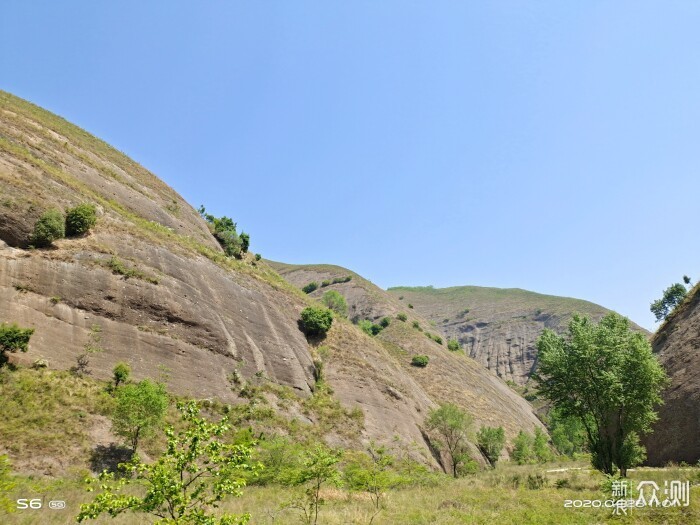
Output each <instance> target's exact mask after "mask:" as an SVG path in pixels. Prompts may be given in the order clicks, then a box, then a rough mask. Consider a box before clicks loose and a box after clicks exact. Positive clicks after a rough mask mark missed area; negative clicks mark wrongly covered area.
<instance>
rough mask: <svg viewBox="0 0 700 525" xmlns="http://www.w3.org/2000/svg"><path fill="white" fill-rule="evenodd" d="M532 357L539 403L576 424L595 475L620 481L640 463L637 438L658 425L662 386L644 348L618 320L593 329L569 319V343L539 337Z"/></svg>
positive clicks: (550, 333) (547, 333) (613, 317)
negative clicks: (549, 404) (617, 476)
mask: <svg viewBox="0 0 700 525" xmlns="http://www.w3.org/2000/svg"><path fill="white" fill-rule="evenodd" d="M537 349H538V352H539V354H538V369H537V374H536V376H535V377H536V380H537V381H538V382H539V393H540V395H541V396H542V397H544V398H545V399H548V400H549V401H551V402H552V403H553V404H554V406H555V407H556V408H557V409H558V410H559V411H560V414H561V415H562V416H564V417H575V418H577V419H578V420H579V421H580V422H581V423H582V425H583V427H584V428H585V429H586V435H587V436H588V442H587V448H588V450H589V451H590V453H591V460H592V464H593V466H594V467H595V468H596V469H598V470H600V471H602V472H604V473H606V474H609V475H613V474H615V473H616V472H617V470H618V469H619V470H620V473H621V475H622V476H623V477H624V476H626V474H627V469H628V468H629V467H632V466H634V465H637V464H639V463H640V462H641V461H642V460H643V459H644V457H645V451H644V448H643V447H642V446H641V445H640V444H639V435H640V434H642V433H645V432H648V431H649V430H650V429H651V424H652V423H653V422H654V421H655V420H656V419H657V416H656V412H655V410H654V407H655V406H656V405H658V404H659V403H660V402H661V397H660V392H661V389H662V388H663V386H664V384H665V382H666V375H665V373H664V371H663V369H662V368H661V366H660V365H659V363H658V361H657V360H656V357H655V356H654V355H653V354H652V351H651V346H650V344H649V341H647V339H646V338H645V337H644V335H643V334H641V333H638V332H632V331H631V330H630V326H629V320H628V319H626V318H623V317H621V316H619V315H618V314H615V313H611V314H608V315H606V316H605V317H604V318H603V319H602V320H601V321H600V323H598V324H597V325H596V324H594V323H592V322H591V321H590V319H588V318H587V317H581V316H579V315H574V317H573V319H572V320H571V322H570V323H569V333H568V337H563V336H558V335H557V334H555V333H554V332H553V331H551V330H545V331H544V332H543V333H542V335H541V336H540V338H539V339H538V341H537Z"/></svg>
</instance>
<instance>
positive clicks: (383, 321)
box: [379, 317, 391, 328]
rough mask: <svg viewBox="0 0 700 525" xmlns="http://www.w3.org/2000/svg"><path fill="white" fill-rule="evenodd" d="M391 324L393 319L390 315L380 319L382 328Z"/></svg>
mask: <svg viewBox="0 0 700 525" xmlns="http://www.w3.org/2000/svg"><path fill="white" fill-rule="evenodd" d="M390 324H391V319H389V318H388V317H382V318H381V320H380V321H379V326H381V327H382V328H387V327H388V326H389V325H390Z"/></svg>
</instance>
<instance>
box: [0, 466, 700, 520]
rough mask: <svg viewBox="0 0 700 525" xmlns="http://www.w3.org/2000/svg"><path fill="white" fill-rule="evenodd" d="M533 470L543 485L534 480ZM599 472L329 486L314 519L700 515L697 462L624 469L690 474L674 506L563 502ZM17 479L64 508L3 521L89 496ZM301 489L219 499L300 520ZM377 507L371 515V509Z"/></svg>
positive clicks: (597, 495) (597, 492)
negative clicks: (369, 487) (376, 503)
mask: <svg viewBox="0 0 700 525" xmlns="http://www.w3.org/2000/svg"><path fill="white" fill-rule="evenodd" d="M538 475H539V476H541V477H542V478H543V479H544V486H542V487H541V488H536V487H537V485H538V479H539V478H538ZM604 480H605V478H604V476H602V475H601V474H599V473H597V472H593V471H590V470H588V468H587V466H586V465H585V464H583V463H578V464H573V463H559V464H550V465H544V466H542V465H537V466H511V465H507V464H503V465H502V466H499V467H498V468H497V469H496V470H494V471H488V472H482V473H479V474H476V475H473V476H471V477H467V478H462V479H458V480H452V479H449V478H444V479H441V480H438V481H437V482H436V483H435V484H434V485H432V486H428V487H425V486H424V487H416V488H407V489H401V490H393V491H389V492H388V493H387V494H386V495H385V496H384V503H383V506H382V509H381V511H380V512H379V513H375V510H374V508H373V506H372V503H371V501H370V499H369V497H368V496H367V494H364V493H351V492H348V491H345V490H340V489H333V488H329V489H327V490H325V492H324V496H325V499H326V503H325V505H324V506H323V507H322V509H321V511H320V514H319V519H318V524H319V525H322V524H325V525H340V524H343V525H345V524H358V525H360V524H368V523H370V520H371V519H372V517H373V516H374V520H373V522H372V523H374V524H376V525H381V524H389V525H394V524H396V525H424V524H425V525H428V524H431V525H432V524H434V525H451V524H489V525H490V524H509V525H510V524H518V525H526V524H533V525H535V524H536V525H540V524H592V523H621V524H627V523H655V524H689V523H700V468H697V467H693V468H690V467H687V468H679V467H670V468H666V469H636V470H634V471H632V472H630V478H629V486H630V488H631V489H632V490H631V492H633V494H632V496H633V497H634V498H635V499H636V497H637V493H636V490H634V489H635V488H636V487H637V485H638V484H639V482H641V481H647V480H648V481H655V482H656V483H657V485H658V486H659V487H660V490H659V498H660V499H661V500H663V499H664V496H663V490H664V481H669V482H670V481H672V480H678V481H686V480H687V481H689V482H690V485H691V489H690V505H689V506H687V507H680V508H679V507H675V508H641V509H634V510H631V511H628V515H627V516H624V515H623V516H614V515H613V513H612V511H611V510H609V509H592V508H586V509H582V508H577V509H575V508H565V507H564V502H565V500H569V499H570V500H587V499H590V500H607V499H610V498H611V493H610V490H609V489H608V490H607V491H604V490H603V489H602V488H601V487H602V484H603V482H604ZM15 482H16V486H15V487H14V489H13V490H12V494H11V495H10V497H11V498H12V499H13V500H14V499H16V498H19V497H26V498H42V499H43V500H44V503H45V504H46V503H47V502H48V501H50V500H57V499H60V500H65V501H66V502H67V508H66V509H65V510H50V509H48V508H44V509H41V510H22V511H16V512H13V513H11V514H6V515H2V514H0V523H2V524H3V525H5V524H6V525H14V524H18V525H19V524H21V525H30V524H41V525H44V524H46V525H53V524H56V525H58V524H67V523H75V515H76V514H77V512H78V503H79V502H85V501H88V500H90V499H91V494H89V493H86V492H85V491H84V489H83V487H82V486H81V483H80V482H79V481H78V480H77V479H75V480H48V479H44V480H41V479H31V478H27V477H17V478H15ZM299 494H300V492H299V491H296V492H295V490H294V489H290V488H286V487H278V486H267V487H255V486H251V487H248V488H246V489H245V490H244V494H243V496H242V497H241V498H238V499H230V500H227V501H226V502H225V504H224V505H223V506H222V507H223V509H225V510H228V511H233V512H240V513H242V512H249V513H251V514H252V518H251V520H250V523H251V524H253V525H286V524H294V523H303V521H302V517H301V514H300V512H299V511H297V510H294V509H286V510H283V508H284V507H285V504H286V503H287V502H289V501H291V500H293V499H294V498H295V496H298V495H299ZM375 514H376V515H375ZM153 521H154V520H153V519H149V517H147V516H136V515H125V516H121V517H118V518H116V519H111V518H109V517H104V518H101V519H99V520H95V521H92V522H87V523H101V524H108V523H109V524H113V525H122V524H129V525H130V524H147V523H152V522H153Z"/></svg>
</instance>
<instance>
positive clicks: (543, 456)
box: [532, 427, 552, 463]
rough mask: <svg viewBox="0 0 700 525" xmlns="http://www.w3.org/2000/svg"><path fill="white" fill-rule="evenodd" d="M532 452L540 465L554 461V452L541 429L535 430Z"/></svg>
mask: <svg viewBox="0 0 700 525" xmlns="http://www.w3.org/2000/svg"><path fill="white" fill-rule="evenodd" d="M532 452H533V453H534V454H535V457H536V458H537V461H539V462H540V463H546V462H547V461H551V460H552V451H551V449H550V448H549V444H548V443H547V434H545V433H544V432H543V431H542V429H541V428H539V427H537V428H536V429H535V436H534V438H533V440H532Z"/></svg>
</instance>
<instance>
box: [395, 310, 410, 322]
mask: <svg viewBox="0 0 700 525" xmlns="http://www.w3.org/2000/svg"><path fill="white" fill-rule="evenodd" d="M396 318H397V319H398V320H399V321H402V322H404V323H405V322H406V321H407V320H408V316H407V315H406V314H405V313H403V312H401V313H399V314H398V315H397V316H396Z"/></svg>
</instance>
